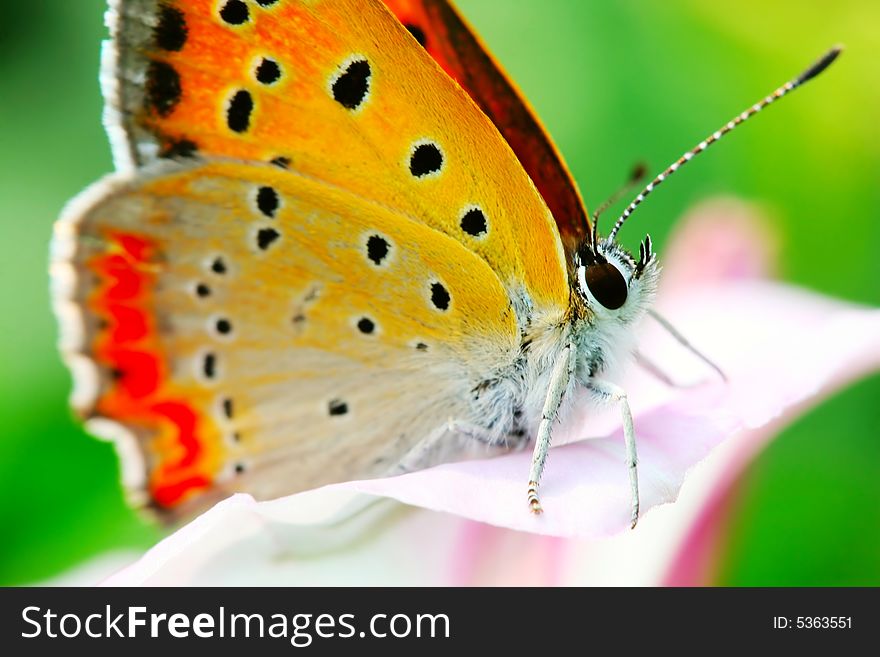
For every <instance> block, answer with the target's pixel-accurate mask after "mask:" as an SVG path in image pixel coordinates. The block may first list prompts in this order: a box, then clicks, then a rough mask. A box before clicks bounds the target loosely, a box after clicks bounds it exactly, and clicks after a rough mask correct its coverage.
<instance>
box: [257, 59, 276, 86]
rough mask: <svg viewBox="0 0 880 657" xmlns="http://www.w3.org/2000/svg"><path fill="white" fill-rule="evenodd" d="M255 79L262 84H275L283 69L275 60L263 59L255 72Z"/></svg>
mask: <svg viewBox="0 0 880 657" xmlns="http://www.w3.org/2000/svg"><path fill="white" fill-rule="evenodd" d="M254 77H256V78H257V82H259V83H260V84H267V85H268V84H275V83H276V82H278V80H279V78H280V77H281V67H280V66H279V65H278V62H276V61H275V60H274V59H270V58H268V57H263V59H262V60H261V61H260V63H259V64H258V65H257V70H256V71H254Z"/></svg>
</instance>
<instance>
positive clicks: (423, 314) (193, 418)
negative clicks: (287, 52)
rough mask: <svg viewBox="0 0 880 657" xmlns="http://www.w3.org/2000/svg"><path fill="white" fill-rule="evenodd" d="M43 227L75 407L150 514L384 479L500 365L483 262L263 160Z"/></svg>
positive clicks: (514, 349) (204, 168)
mask: <svg viewBox="0 0 880 657" xmlns="http://www.w3.org/2000/svg"><path fill="white" fill-rule="evenodd" d="M57 231H58V234H57V235H56V257H57V265H56V271H55V275H56V280H58V281H64V280H67V281H68V282H69V285H68V286H67V287H66V290H64V291H61V292H60V293H59V295H58V296H56V305H57V306H58V309H59V313H60V314H61V315H62V317H65V316H66V320H67V322H66V325H67V328H68V330H67V341H66V343H67V344H66V346H67V349H68V354H67V355H68V360H69V361H70V362H79V363H80V365H79V366H77V367H74V371H75V372H77V374H78V376H77V386H78V390H77V392H76V395H75V398H77V399H78V404H79V410H80V412H81V413H83V414H84V415H85V416H87V417H92V416H97V417H101V418H108V419H110V420H113V421H116V422H118V423H120V424H122V425H123V426H124V427H125V428H126V433H127V435H128V436H130V437H131V438H133V439H134V441H135V443H136V444H137V445H138V447H139V449H138V451H139V452H140V453H141V454H143V456H144V459H145V462H146V472H147V477H146V480H145V481H144V482H142V484H143V485H145V486H146V488H147V489H148V491H149V495H150V498H152V499H153V500H154V501H155V502H156V504H157V505H158V506H160V507H163V508H169V507H173V506H175V505H177V504H179V503H180V502H183V501H185V500H186V499H188V498H191V497H192V495H193V493H196V492H199V493H205V492H208V493H217V494H220V493H227V492H230V491H233V490H247V491H249V492H252V493H255V494H257V495H259V496H261V497H269V496H272V495H276V496H277V495H279V494H281V493H289V492H293V491H296V490H302V489H306V488H311V487H314V486H317V485H321V484H323V483H328V482H332V481H339V480H342V479H346V478H352V477H365V476H372V475H379V474H384V473H387V472H390V471H393V468H394V466H395V464H396V463H398V462H399V461H400V460H401V459H402V458H403V457H404V456H405V455H406V454H407V453H408V452H410V451H411V450H412V449H413V448H414V447H416V446H417V445H418V444H419V443H420V442H421V441H423V440H425V439H427V438H430V437H432V436H436V435H438V432H440V433H442V432H443V431H444V430H445V427H446V425H447V423H448V421H449V419H450V418H451V417H454V418H456V419H460V420H466V421H471V422H475V421H477V420H478V419H479V418H477V417H474V416H473V415H472V414H473V405H472V399H471V390H472V389H474V388H475V387H477V386H478V384H479V383H480V381H481V377H485V376H486V373H490V372H492V371H493V370H494V368H497V367H499V366H503V365H504V364H507V365H508V366H509V364H510V363H512V362H513V360H514V359H515V358H516V355H517V353H518V331H517V328H516V320H515V317H514V313H513V309H512V306H511V304H510V300H509V299H508V297H507V294H506V293H505V291H504V289H503V287H502V285H501V283H500V281H499V279H498V278H497V276H496V275H495V274H494V272H492V270H491V269H490V268H489V267H488V266H487V265H486V263H485V262H484V261H483V260H482V259H480V258H479V257H477V256H476V255H474V254H473V253H472V252H470V251H468V250H467V249H465V248H463V247H462V246H461V245H459V244H458V243H457V242H455V241H454V240H452V239H450V238H448V237H446V236H445V235H443V234H441V233H439V232H437V231H435V230H433V229H431V228H429V227H426V226H424V225H422V224H420V223H418V222H416V221H413V220H411V219H409V218H407V217H405V216H403V215H400V214H399V213H395V212H393V211H390V210H388V209H387V208H384V207H382V206H379V205H378V204H376V203H374V202H370V201H366V200H364V199H362V198H360V197H357V196H356V195H353V194H352V193H350V192H348V191H346V190H341V189H339V188H335V187H332V186H329V185H327V184H326V183H323V182H320V181H315V180H313V179H310V178H307V177H305V176H301V175H298V174H296V173H295V172H292V171H281V170H278V169H277V168H275V167H272V166H270V165H253V164H246V163H241V162H212V163H205V164H197V165H186V166H160V167H158V168H157V171H156V172H155V173H144V174H139V175H138V176H137V177H135V178H134V179H133V180H128V179H126V178H125V177H119V176H116V177H114V178H112V179H111V181H110V182H104V183H100V192H99V194H98V196H97V197H94V196H93V197H92V199H90V200H86V201H83V202H80V203H79V204H77V205H75V206H73V207H72V209H71V211H70V212H69V214H68V216H67V217H66V218H65V219H64V220H62V222H60V223H59V227H58V229H57ZM71 267H72V268H73V270H74V271H75V272H76V276H75V277H72V276H69V274H70V270H71ZM59 286H60V285H59ZM60 287H63V286H60Z"/></svg>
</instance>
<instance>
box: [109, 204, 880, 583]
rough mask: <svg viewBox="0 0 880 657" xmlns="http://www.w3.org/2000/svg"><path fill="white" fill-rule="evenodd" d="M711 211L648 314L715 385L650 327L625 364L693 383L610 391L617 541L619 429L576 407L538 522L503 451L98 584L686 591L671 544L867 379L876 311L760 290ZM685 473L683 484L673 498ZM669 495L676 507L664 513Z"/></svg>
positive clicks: (330, 492)
mask: <svg viewBox="0 0 880 657" xmlns="http://www.w3.org/2000/svg"><path fill="white" fill-rule="evenodd" d="M713 207H715V208H716V209H714V210H711V212H710V216H709V217H708V221H709V222H710V223H712V224H713V225H712V228H711V229H707V228H706V227H705V224H704V223H702V222H701V221H700V220H698V219H693V220H691V222H690V223H689V224H688V225H689V226H691V228H689V229H686V230H685V232H684V233H683V234H682V236H681V237H680V239H679V241H678V244H679V246H678V247H675V246H674V245H672V246H671V247H670V249H669V253H670V254H671V255H670V257H669V259H668V260H666V261H665V262H666V267H667V272H666V277H665V279H664V286H663V289H662V290H661V298H660V301H659V308H660V310H661V312H663V313H664V315H665V316H667V317H668V318H669V319H671V320H672V321H673V322H674V324H675V325H676V326H677V327H678V328H679V329H680V330H681V331H682V332H683V333H684V334H685V335H687V336H688V338H689V339H690V340H691V341H692V342H693V343H694V344H695V345H697V346H698V347H699V348H700V349H701V350H702V351H703V352H704V353H706V354H708V355H710V356H711V358H712V359H713V360H715V361H716V362H718V363H719V364H720V365H721V366H722V368H723V369H724V371H725V373H726V374H727V376H728V378H729V383H727V384H722V383H721V382H720V381H719V380H718V379H717V376H715V375H714V374H713V373H712V372H711V370H709V369H708V368H706V366H705V365H704V364H702V363H701V362H699V361H698V360H697V359H695V358H694V357H693V355H692V354H690V353H689V352H687V351H686V350H684V349H682V347H681V346H680V345H678V344H677V343H676V342H675V341H673V340H671V339H670V337H669V336H668V335H666V334H665V333H663V332H662V331H660V330H658V328H657V326H656V325H653V324H651V323H648V324H647V325H646V326H645V327H644V330H643V333H642V335H641V338H640V341H639V349H640V350H641V351H642V352H643V353H645V354H646V355H648V356H649V357H650V358H651V359H652V360H654V361H655V362H657V363H659V364H660V365H661V366H662V367H663V368H664V370H666V371H668V372H669V373H670V374H671V375H672V376H673V378H674V379H675V380H677V381H681V382H685V383H694V384H698V385H695V386H693V387H689V388H669V387H667V386H664V385H662V384H660V383H658V382H657V381H655V380H654V379H652V378H651V377H650V376H648V375H647V374H646V373H644V372H643V371H641V370H638V369H636V368H632V369H631V371H630V372H629V373H628V374H627V376H626V379H625V381H624V383H625V388H626V389H627V391H628V394H629V398H630V400H631V403H632V406H633V412H634V416H635V424H636V432H637V435H638V448H639V457H640V463H639V474H640V483H641V501H642V511H643V519H642V521H641V523H640V525H639V527H638V528H637V529H636V530H635V531H629V530H628V525H629V523H628V519H629V484H628V478H627V471H626V467H625V466H624V458H623V454H624V450H623V440H622V432H621V430H620V420H619V418H618V416H617V414H616V413H615V412H614V411H613V409H598V410H597V409H594V408H590V407H588V406H586V405H584V404H580V405H578V406H577V408H576V409H575V410H574V411H573V412H572V413H571V415H570V417H569V418H568V421H567V423H566V424H565V425H564V426H560V427H558V431H557V435H556V439H555V443H556V445H557V447H554V449H553V450H552V453H551V457H550V459H549V462H548V466H547V470H546V472H545V478H544V481H543V483H542V496H543V498H542V499H543V503H544V508H545V513H544V515H543V516H540V517H534V516H532V515H531V514H530V513H529V512H528V510H527V508H526V503H525V488H526V486H525V483H526V481H525V480H526V477H527V473H528V465H529V459H530V454H529V453H526V452H520V453H513V454H508V455H505V456H502V457H498V458H492V459H485V460H478V461H468V462H463V463H456V464H448V465H442V466H438V467H436V468H432V469H429V470H424V471H421V472H415V473H411V474H407V475H403V476H400V477H393V478H387V479H379V480H370V481H355V482H346V483H342V484H336V485H333V486H328V487H324V488H322V489H319V490H316V491H309V492H306V493H301V494H298V495H293V496H289V497H285V498H281V499H278V500H274V501H271V502H263V503H256V502H254V501H253V500H252V499H251V498H249V497H248V496H236V497H233V498H230V499H229V500H227V501H225V502H222V503H221V504H219V505H217V506H216V507H215V508H214V509H212V510H210V511H209V512H207V513H206V514H204V515H203V516H202V517H200V518H199V519H197V520H196V521H194V522H193V523H191V524H190V525H189V526H187V527H185V528H183V529H182V530H180V531H179V532H177V533H176V534H174V535H173V536H171V537H169V538H168V539H166V540H165V541H163V542H162V543H160V544H159V545H158V546H156V547H155V548H154V549H153V550H151V551H150V552H149V553H148V554H147V555H146V556H145V557H144V558H143V559H142V560H141V561H140V562H138V563H136V564H134V565H133V566H131V567H129V568H128V569H126V570H124V571H122V572H120V573H118V574H117V575H116V576H114V577H112V578H110V579H109V580H108V581H107V583H108V584H124V583H149V584H181V583H217V582H226V583H249V584H254V583H284V582H287V583H294V582H295V583H298V584H309V583H322V584H328V583H330V584H332V583H338V584H344V583H358V584H401V583H411V584H423V585H431V584H433V585H436V584H448V583H454V584H474V583H482V584H486V583H491V584H539V583H545V584H547V583H559V582H566V583H585V582H595V581H602V582H605V583H621V582H628V583H638V582H642V583H645V582H658V581H660V580H661V578H662V577H663V576H664V573H665V574H666V578H667V579H666V581H684V580H685V579H686V578H687V577H693V575H692V574H689V573H686V572H685V570H679V571H676V570H675V569H674V568H673V570H670V569H669V568H668V566H667V565H666V564H667V563H678V564H686V563H692V564H697V566H699V562H698V561H694V559H695V558H696V557H697V556H699V555H698V553H697V552H693V551H690V552H689V551H688V550H691V547H690V545H691V544H689V543H688V542H687V541H682V540H681V536H683V535H688V536H691V537H695V539H694V543H693V545H697V546H699V545H705V543H700V540H701V539H707V538H711V535H710V533H703V534H701V531H702V528H704V527H707V526H708V525H707V523H706V522H704V520H705V519H706V518H711V514H712V513H714V512H715V511H716V507H715V506H713V505H712V504H710V505H709V506H706V503H707V501H709V502H717V501H718V500H720V499H722V497H719V493H718V492H717V491H719V490H721V491H723V489H724V486H725V485H729V482H730V481H731V476H732V475H731V474H730V473H735V472H738V469H737V468H738V467H741V463H742V462H744V461H745V460H747V459H748V458H750V456H751V454H754V453H755V452H756V451H757V450H758V449H760V447H761V446H762V445H763V443H764V442H765V441H766V440H768V439H769V438H770V437H771V436H772V435H773V434H774V432H775V429H776V428H777V427H778V426H779V425H780V424H781V423H782V422H783V421H784V420H785V419H787V418H788V417H790V416H791V415H792V414H793V413H794V412H799V411H800V410H802V409H803V408H805V407H806V406H808V405H809V404H810V403H812V402H813V401H815V400H816V399H817V398H819V396H821V395H824V394H827V393H828V392H830V391H831V390H832V389H834V388H835V387H838V386H840V385H841V384H843V383H844V382H846V381H848V380H851V379H853V378H855V377H857V376H860V375H862V374H864V373H866V372H868V371H871V370H873V369H876V368H878V367H880V311H876V310H870V309H864V308H859V307H856V306H852V305H848V304H844V303H840V302H836V301H832V300H830V299H827V298H824V297H821V296H818V295H815V294H812V293H808V292H805V291H802V290H798V289H795V288H792V287H790V286H786V285H781V284H775V283H769V282H766V281H762V280H759V279H758V277H759V276H760V275H761V274H762V273H763V272H765V271H766V270H767V269H768V267H769V253H770V252H769V251H767V252H763V255H761V252H760V249H761V248H762V247H761V246H760V245H761V244H763V242H762V241H761V240H762V238H761V237H760V230H759V229H755V226H754V225H753V224H754V222H751V219H749V218H748V217H749V215H748V213H747V212H745V213H743V212H740V211H739V210H738V209H737V206H733V205H729V204H728V205H726V206H724V210H723V211H721V210H718V209H717V207H718V206H713ZM738 212H739V214H737V213H738ZM731 216H733V217H735V218H734V219H730V217H731ZM704 217H705V215H704ZM725 217H726V219H725ZM736 217H738V218H736ZM750 222H751V223H750ZM756 253H757V255H756ZM676 254H677V255H676ZM583 438H590V439H589V440H582V439H583ZM719 446H723V449H722V450H720V451H719V450H718V449H717V448H718V447H719ZM713 450H715V454H716V460H719V459H720V466H717V467H716V468H715V469H714V470H713V469H712V468H711V467H710V466H711V463H712V462H711V460H710V461H708V462H707V463H704V464H701V465H698V464H700V462H701V461H703V460H704V459H705V458H706V457H707V455H709V454H710V453H711V452H713ZM737 464H740V465H737ZM725 468H727V470H725ZM692 469H693V470H694V471H695V472H697V473H698V475H699V476H697V477H692V478H690V479H691V480H690V481H688V482H686V483H684V485H683V482H684V480H685V477H686V475H688V474H689V472H690V471H691V470H692ZM725 472H727V474H725ZM701 479H702V483H700V481H699V480H701ZM719 485H720V486H721V488H718V486H719ZM680 490H681V491H682V494H683V499H682V501H681V502H679V503H678V504H676V505H673V506H668V505H667V506H663V505H664V504H665V503H668V502H671V501H673V500H675V499H676V497H677V496H678V495H679V491H680ZM713 490H714V491H716V492H714V493H713V492H712V491H713ZM383 498H392V499H394V500H399V501H400V502H404V503H405V504H407V505H415V506H419V507H423V508H424V509H429V510H431V511H420V512H416V511H414V510H412V509H408V508H407V507H404V506H400V505H395V504H394V503H391V502H389V500H387V499H384V501H383ZM371 502H372V503H373V504H372V506H371V507H369V508H368V509H367V510H366V511H363V512H361V513H359V514H352V513H351V508H352V505H355V506H357V505H360V506H363V505H365V504H369V503H371ZM379 517H381V518H382V520H377V518H379ZM695 518H696V519H697V520H696V521H695V520H694V519H695ZM473 521H479V523H480V524H477V523H474V522H473ZM490 525H495V526H496V527H491V526H490ZM232 527H234V528H235V531H230V528H232ZM499 528H510V529H517V530H521V532H527V533H521V532H511V531H507V530H505V529H499ZM541 534H544V535H547V536H540V535H541ZM615 535H616V538H614V539H612V540H606V541H602V542H591V543H587V542H585V541H584V540H582V539H587V538H590V539H595V538H601V537H609V536H615ZM355 536H356V537H358V540H356V541H352V537H355ZM555 537H576V538H574V539H570V540H566V541H562V540H560V539H559V538H555ZM341 546H345V549H341ZM316 554H321V555H322V557H321V559H315V558H314V557H315V555H316ZM501 555H503V557H502V556H501ZM676 555H679V556H678V558H676ZM514 566H515V567H514ZM691 581H692V580H691Z"/></svg>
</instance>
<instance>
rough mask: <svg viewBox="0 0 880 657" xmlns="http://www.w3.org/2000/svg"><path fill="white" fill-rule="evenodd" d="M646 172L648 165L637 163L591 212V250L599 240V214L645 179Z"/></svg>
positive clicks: (594, 248)
mask: <svg viewBox="0 0 880 657" xmlns="http://www.w3.org/2000/svg"><path fill="white" fill-rule="evenodd" d="M647 173H648V166H647V165H646V164H645V163H644V162H639V163H637V164H636V165H635V166H634V167H633V170H632V171H631V172H630V174H629V178H628V179H627V181H626V182H625V183H624V184H623V185H622V186H621V187H620V189H618V190H617V191H616V192H614V193H613V194H612V195H611V196H610V197H609V198H608V199H606V200H605V202H604V203H602V204H601V205H600V206H599V207H598V208H596V210H595V211H594V212H593V216H592V219H593V230H592V232H591V235H592V242H593V251H595V250H596V246H597V244H598V242H599V215H601V214H602V213H603V212H605V211H606V210H607V209H608V208H610V207H611V206H612V205H614V204H615V203H617V202H618V201H619V200H620V199H621V198H623V195H624V194H628V193H629V192H630V191H632V188H633V187H635V186H636V185H638V184H639V183H640V182H642V180H644V179H645V176H646V175H647Z"/></svg>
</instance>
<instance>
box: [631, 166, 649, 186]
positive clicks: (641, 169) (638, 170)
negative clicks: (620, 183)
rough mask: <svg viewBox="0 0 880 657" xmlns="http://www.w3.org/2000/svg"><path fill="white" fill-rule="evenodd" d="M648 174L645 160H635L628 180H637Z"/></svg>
mask: <svg viewBox="0 0 880 657" xmlns="http://www.w3.org/2000/svg"><path fill="white" fill-rule="evenodd" d="M647 175H648V164H647V163H646V162H637V163H636V165H635V166H634V167H633V170H632V172H631V173H630V174H629V179H630V182H639V181H640V180H642V179H643V178H644V177H645V176H647Z"/></svg>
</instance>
